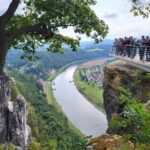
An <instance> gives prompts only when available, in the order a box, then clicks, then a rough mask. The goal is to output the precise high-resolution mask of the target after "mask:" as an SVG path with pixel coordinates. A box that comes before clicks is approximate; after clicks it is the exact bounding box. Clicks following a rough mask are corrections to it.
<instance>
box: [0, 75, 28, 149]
mask: <svg viewBox="0 0 150 150" xmlns="http://www.w3.org/2000/svg"><path fill="white" fill-rule="evenodd" d="M27 114H28V111H27V106H26V103H25V101H24V98H23V97H18V98H17V100H16V101H15V102H14V101H11V88H10V85H9V78H8V77H7V76H4V75H3V76H0V143H3V144H6V143H12V144H13V145H15V146H16V147H17V148H18V149H19V150H26V149H27V144H28V140H29V138H30V135H31V130H30V127H29V126H28V125H27Z"/></svg>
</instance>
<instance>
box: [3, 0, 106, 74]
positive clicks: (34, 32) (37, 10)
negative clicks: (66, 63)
mask: <svg viewBox="0 0 150 150" xmlns="http://www.w3.org/2000/svg"><path fill="white" fill-rule="evenodd" d="M21 3H22V5H21ZM95 4H96V1H95V0H40V1H39V0H11V3H10V5H9V7H8V9H7V10H6V12H5V13H4V14H3V15H1V16H0V72H1V73H2V72H3V68H4V64H5V59H6V55H7V52H8V50H9V49H10V47H14V48H16V49H21V50H23V51H24V53H23V55H22V58H28V59H30V60H32V58H33V56H34V54H35V52H36V48H37V47H39V46H42V45H45V44H48V45H49V46H48V48H47V50H48V51H50V52H53V53H56V52H60V53H63V48H62V45H63V44H67V45H69V46H70V47H71V49H72V50H73V51H76V50H77V46H78V45H79V41H80V37H78V38H76V39H74V38H70V37H67V36H63V35H61V34H60V29H67V28H68V27H72V29H73V30H74V32H75V33H78V34H85V35H86V36H88V37H90V38H92V39H95V41H96V42H99V41H101V40H102V39H103V38H104V37H105V36H106V34H107V33H108V26H107V25H106V24H105V23H104V21H103V20H100V19H99V18H98V17H97V16H96V14H95V13H94V11H93V10H92V9H91V8H90V6H91V5H95ZM19 7H20V8H21V9H22V11H21V13H16V10H17V8H19Z"/></svg>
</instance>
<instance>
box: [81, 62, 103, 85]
mask: <svg viewBox="0 0 150 150" xmlns="http://www.w3.org/2000/svg"><path fill="white" fill-rule="evenodd" d="M79 73H80V77H81V79H82V80H83V81H85V82H88V83H91V82H92V83H97V84H98V85H99V87H102V86H103V65H101V64H99V65H94V66H91V67H81V68H79Z"/></svg>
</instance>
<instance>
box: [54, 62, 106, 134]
mask: <svg viewBox="0 0 150 150" xmlns="http://www.w3.org/2000/svg"><path fill="white" fill-rule="evenodd" d="M76 68H77V66H76V65H74V66H71V67H69V68H67V69H66V70H65V71H64V72H62V73H61V74H59V75H58V76H57V77H56V79H55V80H54V81H53V82H54V84H53V89H54V91H53V92H54V96H55V98H56V100H57V102H58V103H59V105H60V106H61V107H62V110H63V111H64V112H65V114H66V116H67V117H68V119H69V121H70V122H71V123H72V124H73V125H74V126H75V127H76V128H77V129H79V130H80V131H81V132H82V133H83V134H85V135H86V136H90V135H92V136H98V135H101V134H103V133H105V132H106V130H107V120H106V116H105V114H104V113H102V112H101V111H100V110H98V109H96V108H95V107H94V106H93V105H92V104H91V103H89V102H88V101H87V100H86V99H85V97H84V96H83V95H82V94H80V93H79V91H78V90H77V88H76V86H75V84H74V82H73V74H74V72H75V70H76Z"/></svg>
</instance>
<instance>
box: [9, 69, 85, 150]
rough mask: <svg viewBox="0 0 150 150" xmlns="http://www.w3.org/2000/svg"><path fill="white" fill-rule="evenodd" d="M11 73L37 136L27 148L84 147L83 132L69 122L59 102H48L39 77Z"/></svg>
mask: <svg viewBox="0 0 150 150" xmlns="http://www.w3.org/2000/svg"><path fill="white" fill-rule="evenodd" d="M10 75H11V76H13V77H14V78H15V80H16V81H17V82H16V87H17V89H18V90H19V92H20V93H21V94H22V95H23V96H24V97H25V99H26V100H27V101H28V105H29V106H28V107H29V116H28V124H29V126H30V127H31V129H32V134H33V137H34V139H32V141H31V143H30V144H29V148H28V150H34V149H37V150H50V149H52V150H83V149H84V145H85V142H86V140H85V138H84V136H83V135H81V133H79V131H78V130H76V129H75V128H74V127H73V126H72V125H71V124H70V123H69V121H68V120H67V118H66V117H65V115H64V114H63V112H62V111H61V109H60V108H59V106H58V104H57V103H56V102H55V103H50V104H48V103H47V97H46V94H45V93H44V91H43V89H42V86H41V85H40V84H39V83H38V82H37V80H36V79H35V78H34V77H32V76H28V75H23V74H16V72H10ZM53 102H54V99H53ZM58 108H59V109H58Z"/></svg>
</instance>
